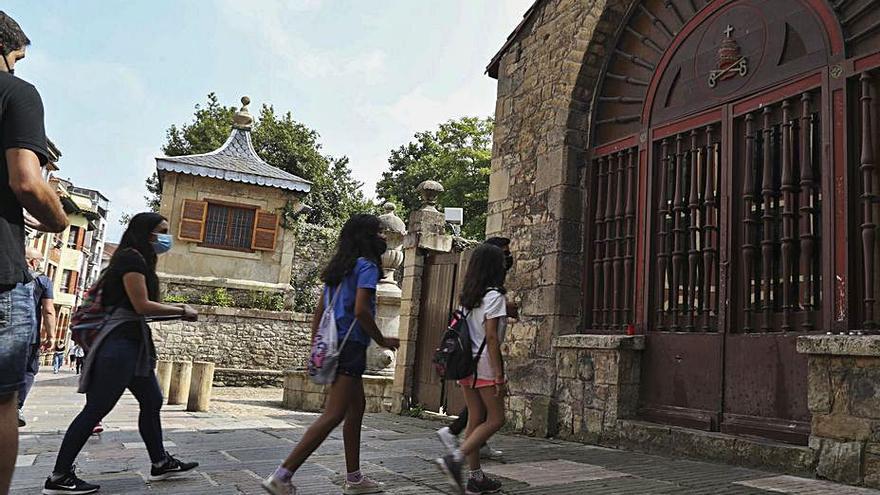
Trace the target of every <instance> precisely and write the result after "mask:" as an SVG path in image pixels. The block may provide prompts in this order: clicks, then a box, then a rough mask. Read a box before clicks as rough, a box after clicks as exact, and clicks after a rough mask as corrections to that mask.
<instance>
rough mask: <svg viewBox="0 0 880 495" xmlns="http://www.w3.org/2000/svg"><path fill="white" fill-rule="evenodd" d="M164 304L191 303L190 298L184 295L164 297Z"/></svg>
mask: <svg viewBox="0 0 880 495" xmlns="http://www.w3.org/2000/svg"><path fill="white" fill-rule="evenodd" d="M162 302H165V303H168V304H180V303H184V304H188V303H189V302H190V301H189V297H187V296H184V295H183V294H172V295H168V296H165V297H163V298H162Z"/></svg>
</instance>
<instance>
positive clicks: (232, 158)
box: [156, 127, 312, 193]
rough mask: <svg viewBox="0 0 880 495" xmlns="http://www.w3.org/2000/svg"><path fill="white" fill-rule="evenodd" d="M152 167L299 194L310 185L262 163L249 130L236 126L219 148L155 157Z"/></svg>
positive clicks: (299, 178)
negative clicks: (193, 153) (154, 163)
mask: <svg viewBox="0 0 880 495" xmlns="http://www.w3.org/2000/svg"><path fill="white" fill-rule="evenodd" d="M156 168H157V169H158V170H160V171H167V172H177V173H181V174H189V175H198V176H201V177H212V178H214V179H221V180H227V181H231V182H243V183H246V184H256V185H258V186H266V187H277V188H279V189H285V190H288V191H295V192H303V193H307V192H309V190H310V189H311V187H312V183H311V182H309V181H307V180H305V179H303V178H301V177H297V176H295V175H293V174H291V173H288V172H285V171H284V170H281V169H280V168H277V167H273V166H272V165H269V164H268V163H266V162H264V161H263V160H262V159H261V158H260V157H259V156H258V155H257V152H256V151H255V150H254V145H253V143H252V142H251V133H250V130H248V129H241V128H238V127H236V128H233V129H232V134H230V135H229V139H227V140H226V143H225V144H223V146H221V147H220V148H219V149H217V150H214V151H212V152H210V153H203V154H200V155H185V156H163V157H157V158H156Z"/></svg>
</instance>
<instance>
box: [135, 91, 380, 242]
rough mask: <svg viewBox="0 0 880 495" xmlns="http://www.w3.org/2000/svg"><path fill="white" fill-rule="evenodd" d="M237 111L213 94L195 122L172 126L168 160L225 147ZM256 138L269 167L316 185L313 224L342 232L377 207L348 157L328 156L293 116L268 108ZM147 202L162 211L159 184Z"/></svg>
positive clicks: (311, 197) (154, 181)
mask: <svg viewBox="0 0 880 495" xmlns="http://www.w3.org/2000/svg"><path fill="white" fill-rule="evenodd" d="M236 110H237V108H236V107H234V106H224V105H222V104H221V103H220V101H219V99H218V98H217V95H215V94H214V93H210V94H209V95H208V102H207V104H205V105H204V106H203V105H200V104H197V105H196V106H195V112H194V115H193V121H192V122H190V123H185V124H182V125H180V126H177V125H172V126H171V127H170V128H168V131H167V133H166V136H167V140H166V143H165V145H164V146H163V147H162V151H163V152H164V153H165V154H166V155H167V156H180V155H192V154H196V153H208V152H210V151H213V150H215V149H217V148H219V147H220V146H221V145H223V143H224V142H225V141H226V139H227V138H228V137H229V133H230V132H231V131H232V116H233V115H234V114H235V112H236ZM251 138H252V141H253V143H254V149H255V150H256V152H257V154H258V155H259V156H260V158H262V159H263V160H265V161H266V163H268V164H269V165H272V166H274V167H278V168H280V169H282V170H285V171H287V172H290V173H292V174H294V175H297V176H299V177H302V178H304V179H306V180H309V181H312V183H313V184H312V189H311V192H309V194H308V196H307V197H306V201H305V202H306V204H308V205H309V206H311V207H312V208H313V210H312V213H311V214H310V216H309V221H310V222H313V223H316V224H319V225H322V226H325V227H338V226H340V225H341V224H342V223H343V222H345V220H347V219H348V217H349V216H350V215H351V214H352V213H355V212H360V211H368V210H372V209H373V205H372V203H371V202H370V201H368V200H367V199H366V198H365V197H364V194H363V192H362V191H361V186H362V184H361V183H360V182H358V181H356V180H355V179H354V178H353V177H352V176H351V169H350V168H349V167H348V158H347V157H344V156H343V157H333V156H330V155H325V154H323V153H322V149H321V144H320V143H319V142H318V140H319V138H320V136H319V134H318V133H317V132H316V131H315V130H313V129H310V128H309V127H307V126H306V125H304V124H302V123H300V122H297V121H296V120H294V119H293V115H292V114H291V112H289V111H288V112H286V113H284V114H281V115H279V114H277V113H276V112H275V109H274V108H273V107H272V106H271V105H265V104H264V105H263V106H262V108H260V111H259V115H257V116H256V118H255V122H254V126H253V130H252V131H251ZM146 187H147V191H148V193H149V195H148V196H146V200H147V202H148V204H149V206H150V207H151V208H152V209H153V210H154V211H155V210H158V209H159V193H160V189H159V179H158V176H157V175H156V174H153V175H152V176H151V177H149V178H148V179H147V182H146Z"/></svg>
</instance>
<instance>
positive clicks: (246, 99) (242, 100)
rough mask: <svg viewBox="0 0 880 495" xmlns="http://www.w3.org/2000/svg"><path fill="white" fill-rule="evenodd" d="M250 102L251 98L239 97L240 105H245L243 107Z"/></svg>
mask: <svg viewBox="0 0 880 495" xmlns="http://www.w3.org/2000/svg"><path fill="white" fill-rule="evenodd" d="M250 104H251V99H250V98H248V97H247V96H242V97H241V105H242V106H245V107H246V106H248V105H250Z"/></svg>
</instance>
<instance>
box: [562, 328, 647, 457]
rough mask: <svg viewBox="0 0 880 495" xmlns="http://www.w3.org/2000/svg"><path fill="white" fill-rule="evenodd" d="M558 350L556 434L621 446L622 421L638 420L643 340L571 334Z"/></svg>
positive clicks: (568, 437)
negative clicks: (619, 426) (618, 439)
mask: <svg viewBox="0 0 880 495" xmlns="http://www.w3.org/2000/svg"><path fill="white" fill-rule="evenodd" d="M554 348H555V351H556V372H557V379H556V391H555V394H554V402H555V405H556V418H555V419H556V420H555V425H554V430H555V433H556V435H557V436H558V437H560V438H565V439H569V440H577V441H582V442H586V443H593V444H602V445H609V446H616V445H617V437H618V421H619V420H621V419H626V418H631V417H633V416H635V413H636V408H637V406H638V400H639V373H640V362H641V350H643V349H644V348H645V339H644V337H643V336H626V335H566V336H563V337H559V338H557V339H556V340H555V342H554Z"/></svg>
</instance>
